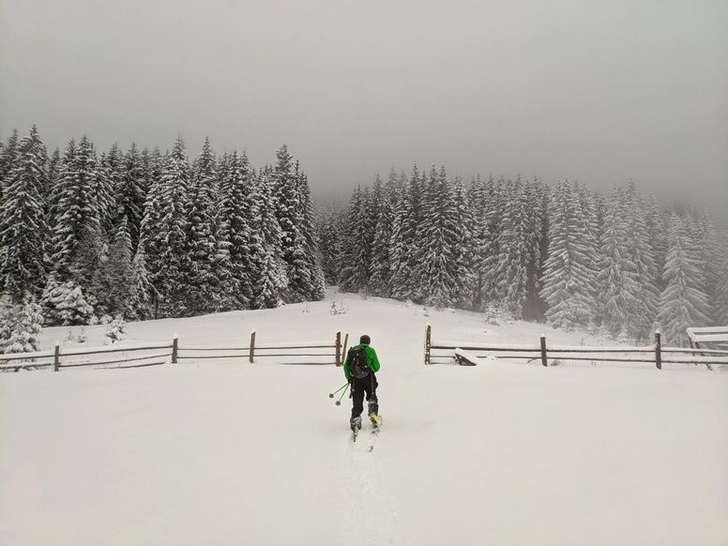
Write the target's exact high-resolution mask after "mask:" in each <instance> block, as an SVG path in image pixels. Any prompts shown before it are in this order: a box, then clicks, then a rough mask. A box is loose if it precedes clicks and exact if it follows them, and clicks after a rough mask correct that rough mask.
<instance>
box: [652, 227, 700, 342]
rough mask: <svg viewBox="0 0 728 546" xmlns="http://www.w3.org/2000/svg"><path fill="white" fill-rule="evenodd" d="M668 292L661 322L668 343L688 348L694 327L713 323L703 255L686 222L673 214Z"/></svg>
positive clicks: (663, 299)
mask: <svg viewBox="0 0 728 546" xmlns="http://www.w3.org/2000/svg"><path fill="white" fill-rule="evenodd" d="M663 279H664V281H665V288H664V290H663V291H662V294H661V295H660V307H659V312H658V315H657V320H658V322H659V324H660V326H661V328H662V333H663V334H664V336H665V340H666V342H667V343H670V344H676V345H679V346H685V345H687V344H688V337H687V334H686V332H685V330H686V328H688V327H690V326H705V325H707V324H709V323H710V318H709V316H708V310H709V304H708V298H707V296H706V294H705V292H704V291H703V290H702V288H701V287H703V286H704V285H705V278H704V273H703V271H702V266H701V263H700V256H699V252H698V251H696V249H695V242H694V241H693V240H692V238H691V237H690V233H689V231H688V228H687V226H686V223H685V220H684V219H683V218H681V217H680V216H678V214H676V213H673V214H672V216H671V218H670V231H669V234H668V251H667V260H666V262H665V271H664V274H663Z"/></svg>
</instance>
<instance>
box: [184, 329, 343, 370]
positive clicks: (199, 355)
mask: <svg viewBox="0 0 728 546" xmlns="http://www.w3.org/2000/svg"><path fill="white" fill-rule="evenodd" d="M347 339H348V334H347ZM301 351H304V352H301ZM172 355H173V356H172V363H176V362H177V361H179V360H208V359H247V360H248V362H250V363H251V364H253V363H254V362H255V359H256V358H278V359H281V358H282V359H284V361H283V362H281V363H282V364H300V365H329V364H335V365H336V366H340V365H341V363H342V355H343V350H342V344H341V332H336V336H335V338H334V341H333V343H331V342H329V343H327V342H321V343H308V342H300V343H282V344H281V343H279V344H263V345H261V344H259V343H257V338H256V332H255V330H253V331H252V332H251V333H250V342H249V343H248V344H247V345H226V346H213V345H195V346H179V345H178V343H177V338H175V340H174V344H173V348H172Z"/></svg>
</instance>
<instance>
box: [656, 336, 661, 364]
mask: <svg viewBox="0 0 728 546" xmlns="http://www.w3.org/2000/svg"><path fill="white" fill-rule="evenodd" d="M661 338H662V334H660V331H659V330H657V331H656V332H655V364H656V365H657V369H658V370H661V369H662V339H661Z"/></svg>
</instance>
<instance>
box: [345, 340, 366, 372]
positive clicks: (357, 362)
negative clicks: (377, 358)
mask: <svg viewBox="0 0 728 546" xmlns="http://www.w3.org/2000/svg"><path fill="white" fill-rule="evenodd" d="M346 358H347V359H348V360H349V374H351V377H352V378H353V379H361V378H362V377H366V376H367V375H369V366H368V365H367V354H366V352H365V350H364V347H352V348H350V349H349V352H348V353H347V356H346Z"/></svg>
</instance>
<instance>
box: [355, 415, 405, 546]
mask: <svg viewBox="0 0 728 546" xmlns="http://www.w3.org/2000/svg"><path fill="white" fill-rule="evenodd" d="M380 434H381V432H380V433H379V434H372V433H371V430H369V429H367V428H364V429H362V431H361V432H360V433H359V437H358V439H357V441H356V442H353V441H352V440H351V434H348V435H347V436H346V444H345V446H344V456H343V457H342V460H343V461H344V465H345V466H344V475H345V476H346V487H345V488H344V499H343V506H344V516H345V517H344V536H343V537H342V538H343V539H344V540H342V541H341V544H344V543H347V544H353V545H361V546H389V545H392V546H404V541H403V540H402V537H401V536H400V534H399V522H398V520H397V519H398V518H397V514H396V512H395V511H394V509H393V507H392V502H391V500H390V498H389V494H388V492H387V488H386V486H385V485H384V480H383V479H382V473H381V470H380V467H379V461H378V457H377V450H375V449H373V447H374V445H375V443H376V442H377V441H378V437H379V435H380ZM370 448H371V449H370Z"/></svg>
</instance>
